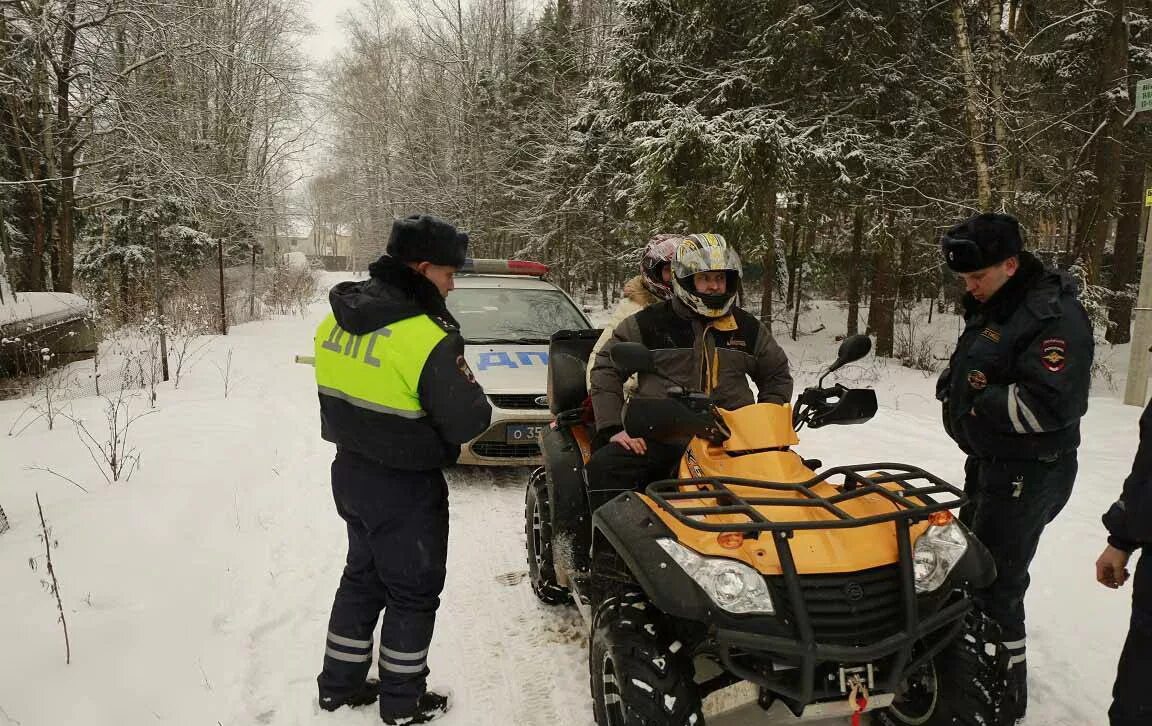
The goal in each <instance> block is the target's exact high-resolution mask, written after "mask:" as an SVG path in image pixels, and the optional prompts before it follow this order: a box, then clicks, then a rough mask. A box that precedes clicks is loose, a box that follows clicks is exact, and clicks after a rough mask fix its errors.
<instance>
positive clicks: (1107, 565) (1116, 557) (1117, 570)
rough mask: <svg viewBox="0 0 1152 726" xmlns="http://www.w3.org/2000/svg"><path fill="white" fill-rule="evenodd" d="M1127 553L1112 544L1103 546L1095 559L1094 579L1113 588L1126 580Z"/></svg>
mask: <svg viewBox="0 0 1152 726" xmlns="http://www.w3.org/2000/svg"><path fill="white" fill-rule="evenodd" d="M1129 556H1130V555H1129V553H1127V552H1125V551H1124V550H1121V549H1117V548H1115V547H1113V546H1112V545H1108V546H1107V547H1105V548H1104V551H1103V552H1101V553H1100V557H1098V558H1097V559H1096V581H1097V582H1099V583H1100V584H1101V585H1103V586H1104V587H1110V588H1112V589H1113V590H1115V589H1116V588H1118V587H1120V586H1121V585H1123V584H1124V583H1125V582H1127V581H1128V569H1127V567H1126V565H1127V564H1128V558H1129Z"/></svg>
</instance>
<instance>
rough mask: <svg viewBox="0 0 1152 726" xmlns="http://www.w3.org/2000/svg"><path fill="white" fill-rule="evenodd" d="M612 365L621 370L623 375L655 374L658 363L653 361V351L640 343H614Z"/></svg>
mask: <svg viewBox="0 0 1152 726" xmlns="http://www.w3.org/2000/svg"><path fill="white" fill-rule="evenodd" d="M611 357H612V363H613V364H615V366H616V367H617V368H619V369H620V372H621V373H624V374H627V375H629V376H630V375H632V374H633V373H655V372H656V362H655V361H654V360H653V359H652V351H650V350H648V349H647V348H645V347H644V346H642V345H640V344H639V343H624V342H619V343H613V344H612V351H611Z"/></svg>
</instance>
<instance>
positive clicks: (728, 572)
mask: <svg viewBox="0 0 1152 726" xmlns="http://www.w3.org/2000/svg"><path fill="white" fill-rule="evenodd" d="M656 542H657V544H659V545H660V547H661V548H663V550H664V551H665V552H667V553H668V554H669V556H671V557H672V559H673V560H675V562H676V564H678V565H680V568H681V569H683V570H684V572H686V573H688V576H689V577H691V578H692V579H693V580H695V581H696V584H697V585H699V586H700V587H701V588H703V589H704V592H706V593H708V597H710V598H712V602H714V603H716V604H717V605H718V606H720V607H721V608H723V609H724V610H727V611H728V612H730V613H767V614H772V613H774V612H776V610H775V609H774V608H773V607H772V596H771V595H769V594H768V585H767V584H766V583H765V582H764V576H763V575H761V574H760V573H759V572H757V571H756V570H754V569H752V568H751V567H749V566H748V565H746V564H744V563H743V562H737V561H736V560H730V559H727V558H722V557H703V556H701V555H699V554H697V553H696V552H693V551H692V550H690V549H688V548H687V547H685V546H684V545H682V544H680V543H679V542H676V541H675V540H671V539H658V540H656Z"/></svg>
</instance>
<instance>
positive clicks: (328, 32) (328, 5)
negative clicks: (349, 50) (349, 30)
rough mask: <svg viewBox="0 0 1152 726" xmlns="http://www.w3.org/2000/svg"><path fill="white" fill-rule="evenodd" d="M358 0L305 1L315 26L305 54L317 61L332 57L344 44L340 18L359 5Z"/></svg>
mask: <svg viewBox="0 0 1152 726" xmlns="http://www.w3.org/2000/svg"><path fill="white" fill-rule="evenodd" d="M357 2H358V0H305V3H304V7H305V8H307V10H308V17H309V19H310V20H311V21H312V24H313V25H314V26H315V33H314V34H313V35H312V36H311V37H310V38H308V39H306V40H305V42H304V48H303V50H304V52H305V53H307V54H308V55H309V56H311V57H312V58H313V59H315V60H317V61H325V60H328V59H329V58H331V57H332V54H333V52H334V51H336V50H339V49H340V48H341V46H342V45H343V44H344V29H343V28H341V27H340V23H339V18H340V16H341V15H343V14H344V13H345V12H347V11H348V10H351V9H352V8H353V7H355V6H356V5H357Z"/></svg>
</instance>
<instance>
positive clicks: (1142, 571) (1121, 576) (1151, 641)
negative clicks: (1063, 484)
mask: <svg viewBox="0 0 1152 726" xmlns="http://www.w3.org/2000/svg"><path fill="white" fill-rule="evenodd" d="M1104 526H1105V527H1107V528H1108V546H1107V547H1105V548H1104V552H1103V553H1101V555H1100V558H1099V559H1098V560H1096V580H1097V581H1098V582H1100V584H1102V585H1105V586H1107V587H1111V588H1113V589H1115V588H1118V587H1120V586H1121V585H1123V584H1124V582H1125V581H1127V579H1128V570H1127V565H1128V558H1129V557H1131V555H1132V552H1134V551H1135V550H1137V549H1138V548H1140V547H1147V546H1148V545H1152V403H1149V404H1148V406H1147V407H1146V408H1145V409H1144V415H1142V416H1141V417H1140V447H1139V448H1138V449H1137V450H1136V459H1135V460H1134V461H1133V462H1132V473H1130V474H1129V475H1128V478H1127V479H1125V480H1124V491H1123V493H1122V494H1121V495H1120V499H1118V500H1117V501H1116V503H1115V504H1113V505H1112V507H1111V508H1110V509H1109V510H1108V512H1107V513H1106V514H1105V515H1104ZM1145 551H1147V550H1145ZM1150 567H1152V566H1150ZM1149 684H1152V571H1150V569H1149V567H1145V566H1144V557H1143V556H1141V557H1140V559H1139V561H1138V562H1137V563H1136V577H1135V580H1134V581H1133V584H1132V619H1131V621H1130V622H1129V625H1128V639H1127V640H1125V641H1124V650H1123V651H1122V652H1121V653H1120V664H1119V665H1118V666H1117V668H1116V683H1115V685H1113V687H1112V708H1110V709H1109V710H1108V721H1109V723H1110V724H1111V726H1147V725H1148V724H1152V688H1149Z"/></svg>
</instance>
